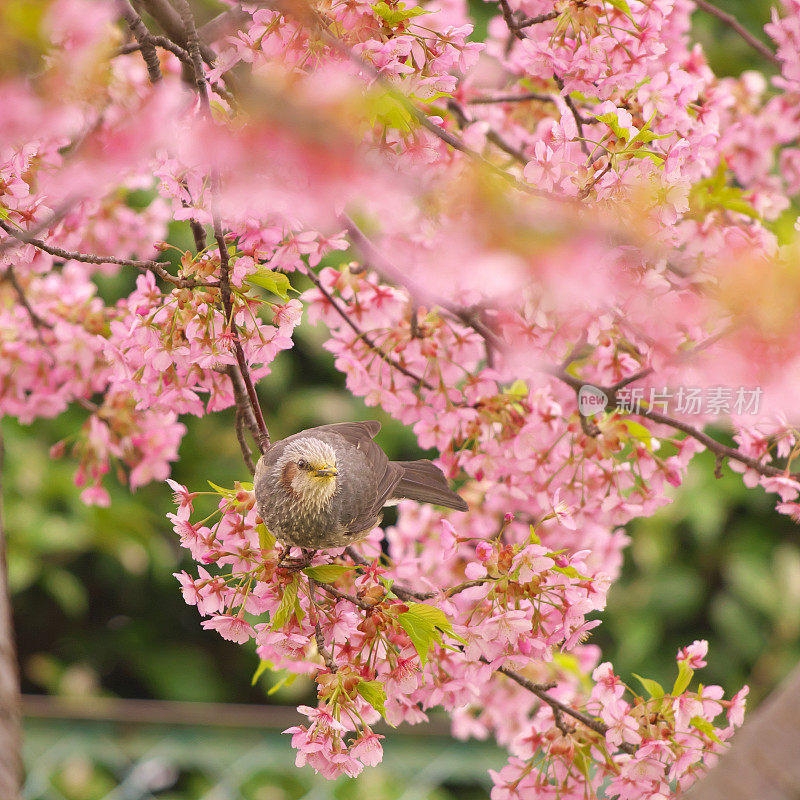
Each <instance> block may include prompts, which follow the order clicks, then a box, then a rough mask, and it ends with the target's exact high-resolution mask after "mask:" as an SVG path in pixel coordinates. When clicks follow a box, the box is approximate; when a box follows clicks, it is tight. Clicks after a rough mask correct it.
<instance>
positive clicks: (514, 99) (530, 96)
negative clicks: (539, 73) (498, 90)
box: [467, 92, 555, 106]
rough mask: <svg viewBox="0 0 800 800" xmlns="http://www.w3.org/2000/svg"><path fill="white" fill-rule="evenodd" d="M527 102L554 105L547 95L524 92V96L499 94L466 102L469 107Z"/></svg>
mask: <svg viewBox="0 0 800 800" xmlns="http://www.w3.org/2000/svg"><path fill="white" fill-rule="evenodd" d="M527 100H538V101H539V102H540V103H555V99H554V98H553V97H552V96H551V95H549V94H540V93H539V92H525V93H524V94H501V95H497V96H495V97H474V98H473V99H472V100H467V103H468V104H469V105H473V106H479V105H489V104H491V103H524V102H525V101H527Z"/></svg>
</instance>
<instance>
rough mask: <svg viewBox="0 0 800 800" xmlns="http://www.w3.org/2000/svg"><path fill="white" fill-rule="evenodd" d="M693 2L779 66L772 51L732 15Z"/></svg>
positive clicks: (701, 1)
mask: <svg viewBox="0 0 800 800" xmlns="http://www.w3.org/2000/svg"><path fill="white" fill-rule="evenodd" d="M694 2H695V5H696V6H697V7H698V8H702V9H703V11H705V12H706V13H707V14H711V16H713V17H716V18H717V19H718V20H720V22H723V23H724V24H725V25H727V26H728V27H729V28H732V29H733V30H734V31H736V33H738V34H739V36H741V37H742V39H744V40H745V41H746V42H747V44H749V45H750V47H752V48H753V49H754V50H757V51H758V52H759V53H760V54H761V55H762V56H764V58H766V59H767V60H768V61H771V62H772V63H773V64H777V65H778V66H780V65H781V63H782V62H781V60H780V58H778V56H776V55H775V53H773V52H772V50H770V49H769V47H767V45H765V44H764V43H763V42H762V41H761V40H760V39H757V38H756V37H755V36H753V34H752V33H750V31H748V30H747V28H745V27H744V25H742V23H741V22H739V20H738V19H736V17H734V16H733V15H732V14H728V13H727V12H726V11H723V10H722V9H721V8H717V7H716V6H715V5H712V4H711V3H709V2H707V0H694Z"/></svg>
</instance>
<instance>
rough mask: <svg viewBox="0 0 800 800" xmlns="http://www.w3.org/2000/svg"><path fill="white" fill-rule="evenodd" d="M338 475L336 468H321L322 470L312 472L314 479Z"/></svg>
mask: <svg viewBox="0 0 800 800" xmlns="http://www.w3.org/2000/svg"><path fill="white" fill-rule="evenodd" d="M338 474H339V473H338V471H337V469H336V467H323V468H322V469H315V470H314V477H315V478H333V477H334V475H338Z"/></svg>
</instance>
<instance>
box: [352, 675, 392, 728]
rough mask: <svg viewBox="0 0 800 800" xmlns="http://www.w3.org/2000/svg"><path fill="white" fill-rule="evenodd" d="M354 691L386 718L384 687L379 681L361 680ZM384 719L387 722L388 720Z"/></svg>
mask: <svg viewBox="0 0 800 800" xmlns="http://www.w3.org/2000/svg"><path fill="white" fill-rule="evenodd" d="M356 691H357V692H358V693H359V694H360V695H361V696H362V697H363V698H364V699H365V700H366V701H367V702H368V703H369V704H370V705H371V706H372V707H373V708H374V709H375V710H376V711H377V712H378V713H379V714H380V715H381V716H382V717H383V718H384V719H386V689H384V688H383V684H382V683H381V682H380V681H361V682H360V683H359V684H358V686H357V687H356ZM386 721H387V722H389V720H386ZM389 724H391V723H389ZM392 727H394V725H392Z"/></svg>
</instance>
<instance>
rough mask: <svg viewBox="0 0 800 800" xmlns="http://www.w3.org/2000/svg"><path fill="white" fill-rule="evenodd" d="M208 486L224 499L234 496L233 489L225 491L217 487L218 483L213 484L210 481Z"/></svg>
mask: <svg viewBox="0 0 800 800" xmlns="http://www.w3.org/2000/svg"><path fill="white" fill-rule="evenodd" d="M208 485H209V486H210V487H211V488H212V489H213V490H214V491H215V492H218V493H219V494H221V495H222V496H223V497H227V498H231V497H233V495H234V491H233V489H224V488H223V487H222V486H217V484H216V483H212V482H211V481H208Z"/></svg>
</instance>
